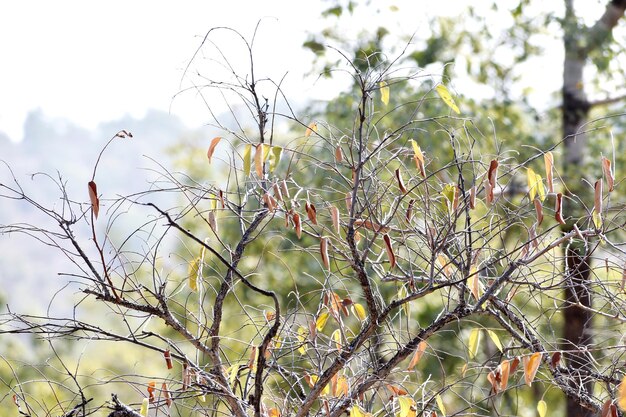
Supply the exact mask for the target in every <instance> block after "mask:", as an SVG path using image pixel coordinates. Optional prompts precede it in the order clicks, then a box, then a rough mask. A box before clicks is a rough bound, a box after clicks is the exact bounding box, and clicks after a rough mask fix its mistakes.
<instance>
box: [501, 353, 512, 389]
mask: <svg viewBox="0 0 626 417" xmlns="http://www.w3.org/2000/svg"><path fill="white" fill-rule="evenodd" d="M499 368H500V389H501V390H502V391H504V390H505V389H506V386H507V385H508V384H509V375H510V371H511V367H510V362H509V361H508V360H506V359H505V360H503V361H502V363H501V364H500V365H499Z"/></svg>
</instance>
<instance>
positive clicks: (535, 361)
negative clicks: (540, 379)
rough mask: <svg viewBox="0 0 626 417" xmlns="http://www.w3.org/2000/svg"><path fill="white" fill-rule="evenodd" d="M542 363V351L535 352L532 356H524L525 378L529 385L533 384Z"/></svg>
mask: <svg viewBox="0 0 626 417" xmlns="http://www.w3.org/2000/svg"><path fill="white" fill-rule="evenodd" d="M540 364H541V353H540V352H535V353H533V354H532V355H530V357H528V356H524V380H525V381H526V385H528V386H529V387H530V386H531V385H532V383H533V380H534V379H535V375H536V374H537V369H539V365H540Z"/></svg>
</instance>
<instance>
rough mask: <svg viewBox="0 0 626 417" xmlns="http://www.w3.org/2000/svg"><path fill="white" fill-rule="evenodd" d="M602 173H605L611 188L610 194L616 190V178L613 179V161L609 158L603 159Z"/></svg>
mask: <svg viewBox="0 0 626 417" xmlns="http://www.w3.org/2000/svg"><path fill="white" fill-rule="evenodd" d="M602 172H603V173H604V179H606V184H607V185H608V186H609V192H611V191H613V190H614V189H615V177H613V171H612V170H611V161H610V160H609V159H608V158H605V157H604V156H603V157H602Z"/></svg>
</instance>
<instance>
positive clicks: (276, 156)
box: [269, 146, 283, 172]
mask: <svg viewBox="0 0 626 417" xmlns="http://www.w3.org/2000/svg"><path fill="white" fill-rule="evenodd" d="M282 153H283V148H281V147H280V146H272V148H271V149H270V152H269V156H270V172H274V170H275V169H276V166H277V165H278V163H279V162H280V156H281V155H282Z"/></svg>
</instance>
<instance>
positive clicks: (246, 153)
mask: <svg viewBox="0 0 626 417" xmlns="http://www.w3.org/2000/svg"><path fill="white" fill-rule="evenodd" d="M251 155H252V145H250V144H247V145H246V146H245V147H244V148H243V175H244V176H246V177H249V176H250V166H251V165H252V158H251Z"/></svg>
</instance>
